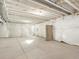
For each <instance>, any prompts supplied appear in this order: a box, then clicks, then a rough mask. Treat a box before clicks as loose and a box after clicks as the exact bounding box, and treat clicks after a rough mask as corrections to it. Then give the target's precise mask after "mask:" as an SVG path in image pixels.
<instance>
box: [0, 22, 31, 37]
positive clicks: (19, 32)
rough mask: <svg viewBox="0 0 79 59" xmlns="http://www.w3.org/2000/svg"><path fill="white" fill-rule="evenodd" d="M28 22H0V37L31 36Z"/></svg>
mask: <svg viewBox="0 0 79 59" xmlns="http://www.w3.org/2000/svg"><path fill="white" fill-rule="evenodd" d="M31 33H32V30H31V25H30V24H18V23H3V24H2V23H0V37H27V36H32V34H31Z"/></svg>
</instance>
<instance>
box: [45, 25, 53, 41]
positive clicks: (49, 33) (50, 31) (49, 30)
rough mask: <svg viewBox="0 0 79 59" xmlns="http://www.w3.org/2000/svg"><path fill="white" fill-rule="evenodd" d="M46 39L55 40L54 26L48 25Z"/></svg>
mask: <svg viewBox="0 0 79 59" xmlns="http://www.w3.org/2000/svg"><path fill="white" fill-rule="evenodd" d="M46 40H47V41H51V40H53V26H52V25H46Z"/></svg>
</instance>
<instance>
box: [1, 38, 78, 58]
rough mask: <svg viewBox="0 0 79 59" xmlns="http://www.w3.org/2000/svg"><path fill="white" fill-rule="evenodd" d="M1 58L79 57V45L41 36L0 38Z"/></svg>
mask: <svg viewBox="0 0 79 59" xmlns="http://www.w3.org/2000/svg"><path fill="white" fill-rule="evenodd" d="M0 59H79V47H78V46H71V45H68V44H64V43H60V42H56V41H45V40H43V39H41V38H36V37H32V38H0Z"/></svg>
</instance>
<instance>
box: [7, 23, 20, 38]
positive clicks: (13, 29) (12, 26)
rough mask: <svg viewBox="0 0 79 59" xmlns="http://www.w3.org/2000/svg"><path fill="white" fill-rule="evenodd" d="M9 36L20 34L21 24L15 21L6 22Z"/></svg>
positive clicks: (18, 35)
mask: <svg viewBox="0 0 79 59" xmlns="http://www.w3.org/2000/svg"><path fill="white" fill-rule="evenodd" d="M7 26H8V30H9V37H20V36H21V25H20V24H16V23H8V25H7Z"/></svg>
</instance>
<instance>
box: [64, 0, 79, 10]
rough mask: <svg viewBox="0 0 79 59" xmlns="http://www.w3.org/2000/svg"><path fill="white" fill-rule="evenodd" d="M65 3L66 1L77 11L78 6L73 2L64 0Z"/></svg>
mask: <svg viewBox="0 0 79 59" xmlns="http://www.w3.org/2000/svg"><path fill="white" fill-rule="evenodd" d="M64 1H65V2H66V3H68V4H69V5H71V6H72V7H73V8H74V9H76V10H77V11H79V8H78V7H77V6H76V5H75V4H74V3H72V2H71V1H70V0H64Z"/></svg>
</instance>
